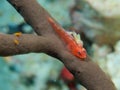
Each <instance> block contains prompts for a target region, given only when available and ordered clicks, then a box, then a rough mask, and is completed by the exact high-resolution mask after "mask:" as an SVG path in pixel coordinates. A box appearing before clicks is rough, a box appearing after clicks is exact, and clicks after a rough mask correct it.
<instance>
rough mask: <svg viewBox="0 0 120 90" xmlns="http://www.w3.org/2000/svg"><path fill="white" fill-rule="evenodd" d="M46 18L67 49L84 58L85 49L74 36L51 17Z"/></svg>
mask: <svg viewBox="0 0 120 90" xmlns="http://www.w3.org/2000/svg"><path fill="white" fill-rule="evenodd" d="M47 19H48V22H49V23H50V25H51V26H52V28H53V29H54V30H55V32H56V33H57V34H58V35H59V37H60V38H61V39H62V40H63V41H64V42H65V43H66V45H67V47H68V50H69V51H70V52H71V53H72V54H73V55H74V56H76V57H78V58H81V59H84V58H86V50H85V49H84V48H83V44H82V43H77V42H76V40H75V38H74V37H73V36H72V35H70V34H68V33H67V32H66V31H65V30H64V29H63V28H61V27H59V26H58V25H57V24H56V23H55V21H54V20H53V19H52V18H50V17H48V18H47Z"/></svg>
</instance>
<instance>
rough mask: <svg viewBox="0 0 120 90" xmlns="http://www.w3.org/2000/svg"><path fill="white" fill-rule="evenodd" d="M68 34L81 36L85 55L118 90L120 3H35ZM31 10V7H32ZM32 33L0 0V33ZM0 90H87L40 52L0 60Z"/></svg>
mask: <svg viewBox="0 0 120 90" xmlns="http://www.w3.org/2000/svg"><path fill="white" fill-rule="evenodd" d="M38 2H39V3H40V4H41V5H42V6H43V7H44V8H45V9H46V10H47V11H48V12H49V13H50V14H51V15H52V16H53V17H54V18H55V19H56V20H57V21H58V22H59V23H60V24H61V25H62V26H63V27H64V28H65V29H66V30H68V31H75V32H77V33H79V34H80V35H81V39H82V40H83V42H84V47H85V48H86V50H87V52H88V54H89V55H90V56H91V58H92V59H93V61H94V62H96V63H97V64H99V66H100V67H101V68H102V69H103V71H104V72H106V73H107V74H108V76H109V77H111V78H112V81H113V82H114V84H115V86H116V88H117V90H120V66H119V65H120V12H119V11H118V10H119V9H120V0H38ZM31 8H32V7H31ZM15 32H22V33H29V34H32V33H34V31H33V29H32V28H31V27H30V26H29V25H28V24H26V23H25V22H24V20H23V18H22V17H21V16H20V15H19V14H18V13H17V12H16V11H15V9H14V8H13V7H12V6H11V5H10V4H9V3H8V2H7V1H6V0H0V33H6V34H13V33H15ZM0 90H86V89H85V88H84V87H82V86H81V85H80V84H79V83H77V82H76V81H75V80H74V77H73V76H72V74H71V73H70V72H69V71H68V70H67V69H66V68H65V67H64V65H63V64H62V63H61V62H60V61H58V60H56V59H55V58H52V57H50V56H47V55H45V54H43V53H39V54H36V53H30V54H24V55H15V56H9V57H0Z"/></svg>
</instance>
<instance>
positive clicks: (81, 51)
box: [73, 47, 86, 59]
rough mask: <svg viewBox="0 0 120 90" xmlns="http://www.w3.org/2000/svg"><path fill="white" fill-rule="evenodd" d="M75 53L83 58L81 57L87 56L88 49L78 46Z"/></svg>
mask: <svg viewBox="0 0 120 90" xmlns="http://www.w3.org/2000/svg"><path fill="white" fill-rule="evenodd" d="M73 53H74V55H75V56H76V57H78V58H81V59H84V58H86V50H85V49H84V48H80V47H77V48H76V49H75V50H74V52H73Z"/></svg>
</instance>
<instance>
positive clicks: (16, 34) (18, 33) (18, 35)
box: [14, 32, 22, 37]
mask: <svg viewBox="0 0 120 90" xmlns="http://www.w3.org/2000/svg"><path fill="white" fill-rule="evenodd" d="M14 35H15V36H17V37H20V36H21V35H22V33H21V32H17V33H15V34H14Z"/></svg>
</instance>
